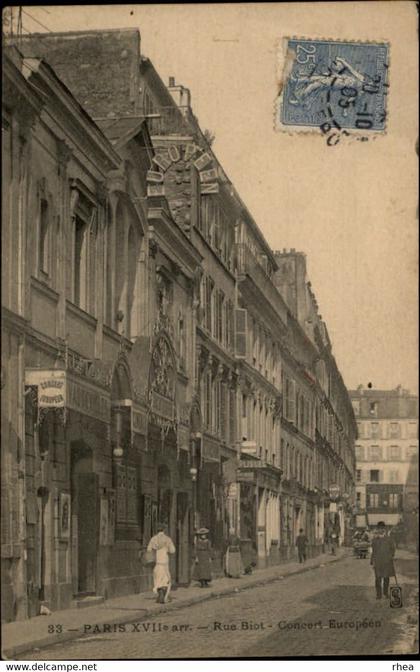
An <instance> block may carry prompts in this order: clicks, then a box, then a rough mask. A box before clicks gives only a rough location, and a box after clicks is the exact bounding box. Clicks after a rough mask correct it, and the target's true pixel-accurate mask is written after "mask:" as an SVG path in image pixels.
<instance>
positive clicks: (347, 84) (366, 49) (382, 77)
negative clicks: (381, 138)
mask: <svg viewBox="0 0 420 672" xmlns="http://www.w3.org/2000/svg"><path fill="white" fill-rule="evenodd" d="M282 47H283V49H282V53H283V58H282V68H281V73H280V93H279V97H278V99H277V104H276V123H275V127H276V129H277V130H283V131H290V130H297V131H299V130H300V131H305V130H306V131H308V130H315V129H320V130H321V131H322V132H324V133H325V132H326V129H331V128H335V129H338V130H340V131H341V130H342V129H347V133H346V134H347V135H348V134H349V133H348V131H350V130H351V131H353V132H358V131H359V132H362V133H366V132H372V131H373V132H375V131H376V132H383V131H384V130H385V127H386V101H387V93H388V87H389V84H388V59H389V45H388V44H387V43H370V42H342V41H340V42H338V41H334V40H318V39H312V40H311V39H299V38H286V39H285V40H284V43H283V45H282Z"/></svg>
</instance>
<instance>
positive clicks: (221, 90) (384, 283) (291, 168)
mask: <svg viewBox="0 0 420 672" xmlns="http://www.w3.org/2000/svg"><path fill="white" fill-rule="evenodd" d="M40 24H42V25H40ZM128 27H135V28H138V29H139V30H140V33H141V51H142V53H143V54H144V55H146V56H148V57H149V58H150V59H151V60H152V61H153V63H154V65H155V67H156V69H157V70H158V72H159V73H160V75H161V77H162V79H163V80H164V81H166V82H167V81H168V77H169V76H174V77H175V79H176V82H177V83H180V84H183V85H184V86H186V87H188V88H189V89H190V90H191V95H192V107H193V110H194V113H195V114H196V116H197V117H198V119H199V122H200V125H201V127H202V128H203V129H210V130H211V131H212V132H213V133H214V134H215V141H214V145H213V149H214V151H215V153H216V155H217V157H218V159H219V161H220V162H221V164H222V165H223V167H224V169H225V171H226V173H227V174H228V176H229V178H230V179H231V181H232V182H233V183H234V185H235V187H236V189H237V190H238V192H239V194H240V195H241V198H242V200H243V201H244V202H245V203H246V205H247V207H248V209H249V210H250V212H251V213H252V215H253V216H254V218H255V220H256V222H257V224H258V225H259V227H260V228H261V230H262V231H263V233H264V235H265V237H266V239H267V241H268V242H269V244H270V245H271V247H272V248H273V249H274V250H276V249H283V248H295V249H296V250H299V251H302V252H304V253H305V254H306V256H307V270H308V279H309V280H310V281H311V283H312V289H313V290H314V292H315V294H316V297H317V301H318V305H319V310H320V313H321V314H322V317H323V319H324V320H325V322H326V324H327V327H328V331H329V334H330V338H331V341H332V344H333V352H334V355H335V358H336V360H337V363H338V366H339V368H340V371H341V373H342V375H343V378H344V382H345V383H346V385H347V387H349V388H355V387H357V385H359V384H363V385H367V383H368V382H371V383H372V385H373V387H376V388H382V389H385V388H394V387H396V386H397V385H398V384H401V385H402V386H403V387H405V388H407V389H410V390H411V391H412V392H417V390H418V363H417V350H418V345H417V343H418V331H417V324H418V297H417V282H418V281H417V254H418V248H417V246H418V238H417V236H418V233H417V231H418V219H417V155H416V153H415V141H416V138H417V136H418V128H417V116H418V110H417V78H418V62H417V14H416V7H415V4H414V3H411V2H404V1H403V2H355V3H351V2H349V3H314V4H311V3H267V4H266V3H255V4H254V3H247V4H233V3H230V4H212V5H207V4H194V5H185V4H184V5H182V4H179V5H178V4H172V5H163V4H159V5H153V4H149V5H102V6H101V5H78V6H77V7H71V6H63V7H53V6H49V5H47V6H45V7H41V6H40V7H32V6H30V7H25V6H23V28H24V32H26V31H28V32H45V31H46V30H47V29H49V30H51V31H66V30H84V29H87V28H89V29H103V28H128ZM292 36H298V37H307V38H329V39H339V40H340V39H341V40H349V41H363V42H375V41H377V42H388V43H389V45H390V71H389V83H390V88H389V96H388V101H387V102H388V117H387V129H386V132H385V134H383V135H381V136H378V137H376V138H375V139H370V140H369V141H368V142H365V143H361V142H356V141H354V140H353V141H351V140H350V141H348V142H346V143H340V144H339V145H337V146H336V147H328V146H327V145H326V143H325V139H324V138H323V137H322V135H321V133H315V134H313V133H311V134H308V133H302V132H299V133H282V132H279V131H275V130H274V101H275V99H276V95H277V91H278V80H279V65H278V64H279V52H280V49H281V44H282V40H283V39H284V38H286V37H292Z"/></svg>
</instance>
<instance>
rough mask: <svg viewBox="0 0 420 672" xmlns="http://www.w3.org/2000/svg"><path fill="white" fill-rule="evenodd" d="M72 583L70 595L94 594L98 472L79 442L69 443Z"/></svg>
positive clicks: (85, 448)
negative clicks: (94, 470) (94, 471)
mask: <svg viewBox="0 0 420 672" xmlns="http://www.w3.org/2000/svg"><path fill="white" fill-rule="evenodd" d="M71 495H72V583H73V594H74V595H95V594H96V578H97V577H96V566H97V554H98V534H99V532H98V531H99V525H98V519H99V515H98V514H99V498H98V474H95V473H93V458H92V450H91V448H89V447H88V446H87V445H86V444H85V443H83V442H76V443H73V444H72V446H71Z"/></svg>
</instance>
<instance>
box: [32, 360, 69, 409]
mask: <svg viewBox="0 0 420 672" xmlns="http://www.w3.org/2000/svg"><path fill="white" fill-rule="evenodd" d="M25 384H26V385H36V386H37V387H38V407H39V408H64V407H65V405H66V372H65V371H59V370H57V369H52V370H45V369H37V370H29V371H26V374H25Z"/></svg>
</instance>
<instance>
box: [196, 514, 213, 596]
mask: <svg viewBox="0 0 420 672" xmlns="http://www.w3.org/2000/svg"><path fill="white" fill-rule="evenodd" d="M208 534H209V531H208V529H207V528H206V527H201V528H200V529H199V530H198V531H197V532H196V535H197V537H196V542H195V567H194V574H193V578H194V579H195V580H196V581H199V582H200V585H201V587H202V588H208V585H209V582H210V581H211V543H210V541H209V538H208Z"/></svg>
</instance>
